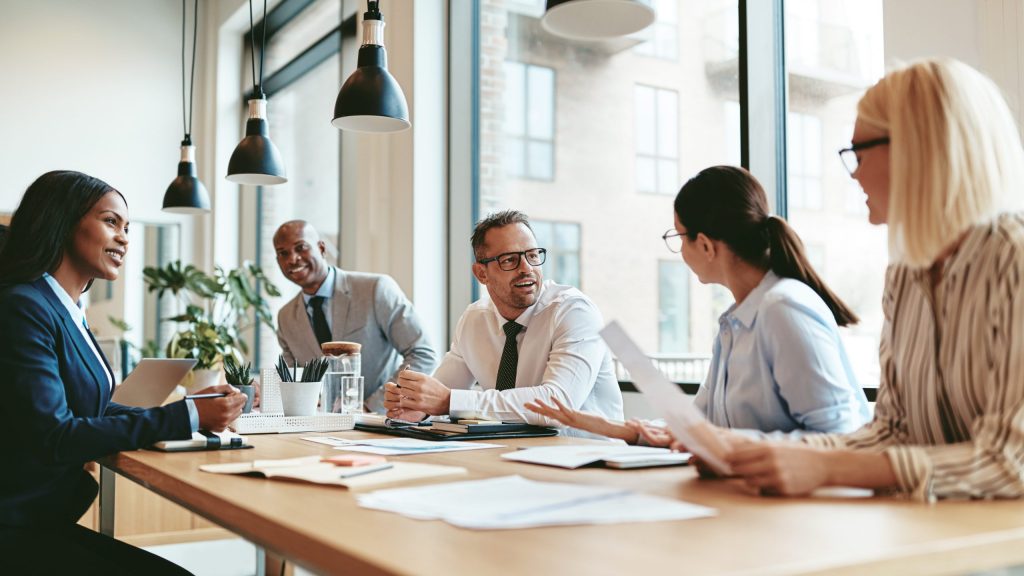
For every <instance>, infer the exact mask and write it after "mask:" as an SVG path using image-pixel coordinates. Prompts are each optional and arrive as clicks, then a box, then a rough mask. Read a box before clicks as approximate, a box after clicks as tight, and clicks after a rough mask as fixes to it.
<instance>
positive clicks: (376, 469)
mask: <svg viewBox="0 0 1024 576" xmlns="http://www.w3.org/2000/svg"><path fill="white" fill-rule="evenodd" d="M367 468H371V467H370V466H367ZM391 468H394V466H393V465H391V464H381V465H380V466H373V467H372V468H371V469H370V470H359V468H355V469H353V471H349V472H346V473H345V474H342V475H341V477H342V478H351V477H353V476H362V475H363V474H373V473H374V472H380V471H381V470H388V469H391Z"/></svg>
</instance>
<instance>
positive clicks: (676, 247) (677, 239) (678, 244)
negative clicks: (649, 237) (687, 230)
mask: <svg viewBox="0 0 1024 576" xmlns="http://www.w3.org/2000/svg"><path fill="white" fill-rule="evenodd" d="M683 236H684V235H683V234H680V233H679V232H676V231H675V230H673V229H672V228H669V229H668V230H666V231H665V233H664V234H662V235H661V239H662V240H664V241H665V246H668V249H669V251H670V252H675V253H679V252H682V251H683Z"/></svg>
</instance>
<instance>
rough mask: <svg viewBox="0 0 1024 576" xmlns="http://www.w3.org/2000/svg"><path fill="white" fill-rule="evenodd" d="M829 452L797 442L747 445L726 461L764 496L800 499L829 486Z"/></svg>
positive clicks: (735, 448) (735, 449)
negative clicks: (801, 496)
mask: <svg viewBox="0 0 1024 576" xmlns="http://www.w3.org/2000/svg"><path fill="white" fill-rule="evenodd" d="M828 455H829V453H828V451H826V450H821V449H818V448H813V447H811V446H807V445H804V444H800V443H797V442H749V441H748V442H745V443H742V444H740V443H736V444H734V445H733V450H732V452H731V453H730V454H729V455H728V457H727V458H726V461H727V462H728V463H729V466H730V467H732V471H733V474H735V475H736V476H740V477H742V478H743V481H744V482H746V483H747V485H748V486H751V487H753V488H757V489H759V490H760V491H761V493H762V494H771V495H781V496H800V495H805V494H810V493H811V492H813V491H814V490H815V489H816V488H820V487H822V486H826V485H828V477H829V461H828Z"/></svg>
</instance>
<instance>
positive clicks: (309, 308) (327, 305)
mask: <svg viewBox="0 0 1024 576" xmlns="http://www.w3.org/2000/svg"><path fill="white" fill-rule="evenodd" d="M333 295H334V268H328V269H327V278H324V281H323V283H322V284H320V287H319V288H317V291H316V294H306V293H305V292H303V293H302V302H303V303H304V304H305V305H306V316H308V317H309V325H310V326H313V305H312V304H310V303H309V301H310V300H312V299H313V298H314V297H316V296H320V297H322V298H323V299H324V301H323V303H322V304H321V306H323V307H324V317H325V318H326V319H327V327H328V328H330V329H331V333H332V334H333V333H334V318H332V317H331V296H333Z"/></svg>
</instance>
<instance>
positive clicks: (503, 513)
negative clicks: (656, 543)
mask: <svg viewBox="0 0 1024 576" xmlns="http://www.w3.org/2000/svg"><path fill="white" fill-rule="evenodd" d="M357 499H358V501H359V505H360V506H362V507H364V508H371V509H373V510H382V511H385V512H394V513H397V514H401V515H403V516H407V517H410V518H416V519H420V520H443V521H445V522H447V523H449V524H452V525H453V526H458V527H460V528H468V529H474V530H502V529H511V528H533V527H537V526H561V525H571V524H613V523H622V522H657V521H665V520H688V519H691V518H704V517H708V516H714V515H715V514H716V513H717V512H716V511H715V510H714V509H713V508H707V507H704V506H698V505H696V504H690V503H688V502H681V501H679V500H672V499H669V498H662V497H658V496H649V495H646V494H638V493H636V492H631V491H629V490H623V489H620V488H610V487H602V486H588V485H581V484H566V483H560V482H537V481H534V480H527V479H525V478H523V477H521V476H502V477H499V478H489V479H487V480H470V481H465V482H450V483H446V484H432V485H429V486H421V487H413V488H395V489H390V490H377V491H375V492H371V493H369V494H363V495H360V496H357Z"/></svg>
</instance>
